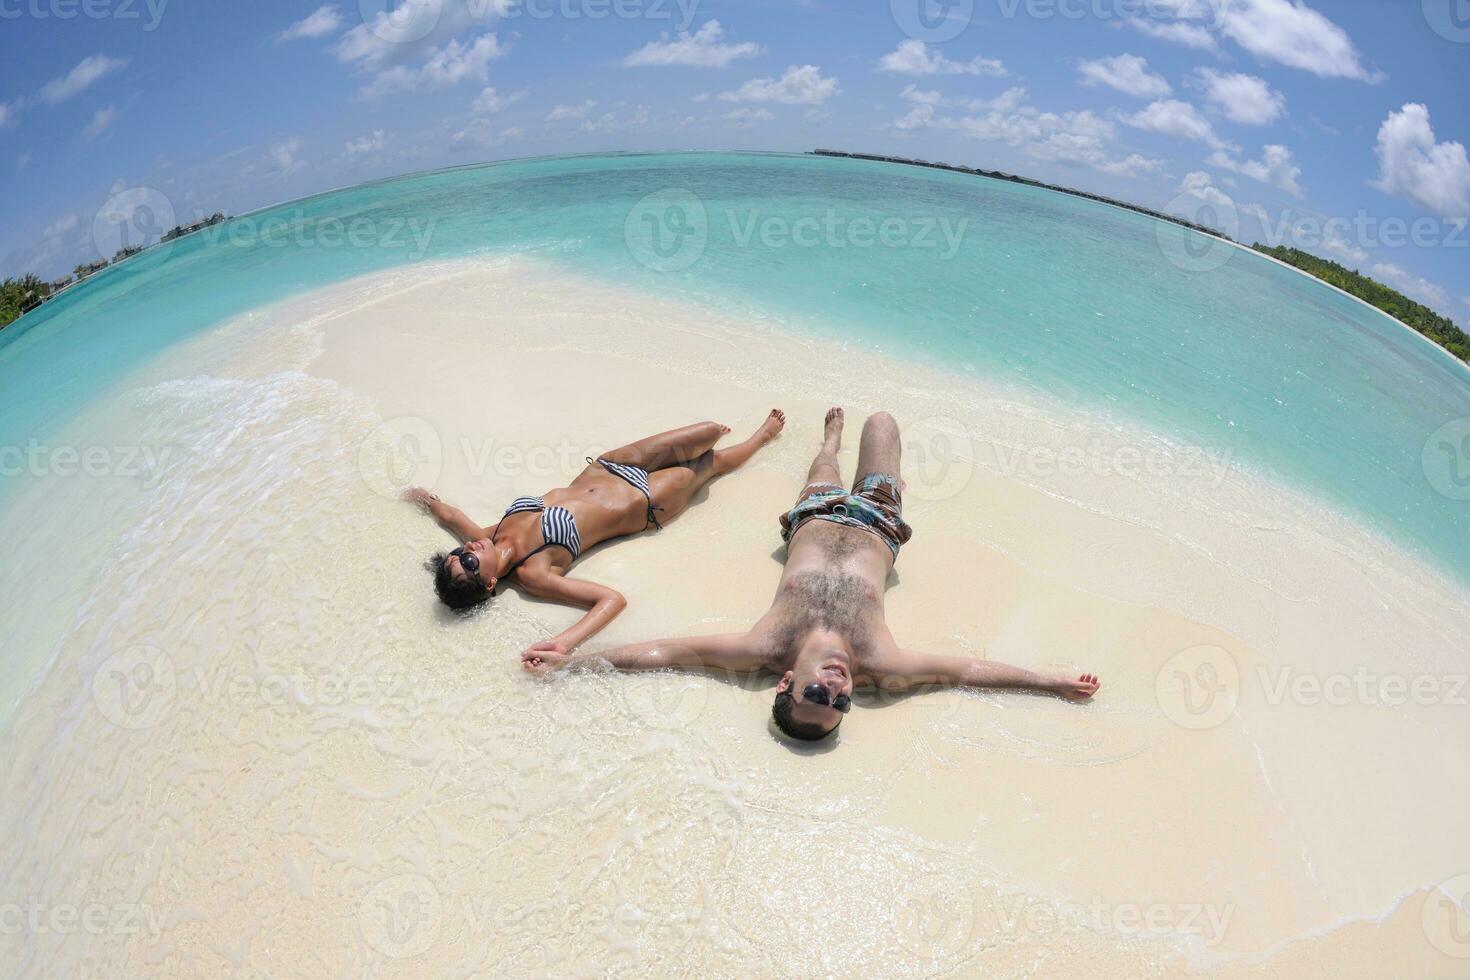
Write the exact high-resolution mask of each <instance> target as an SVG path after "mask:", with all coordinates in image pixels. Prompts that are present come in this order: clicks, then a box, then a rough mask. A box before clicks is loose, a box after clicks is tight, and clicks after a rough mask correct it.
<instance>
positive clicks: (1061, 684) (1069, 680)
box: [1046, 674, 1102, 701]
mask: <svg viewBox="0 0 1470 980" xmlns="http://www.w3.org/2000/svg"><path fill="white" fill-rule="evenodd" d="M1101 686H1102V682H1101V681H1099V680H1098V679H1097V675H1096V674H1083V675H1082V676H1081V677H1078V678H1076V679H1075V680H1074V679H1073V677H1072V675H1071V674H1051V675H1049V676H1048V677H1047V681H1046V689H1047V690H1048V691H1051V692H1052V693H1053V694H1055V695H1057V696H1059V697H1064V698H1066V699H1067V700H1068V701H1086V700H1087V699H1088V698H1090V697H1092V696H1093V695H1094V694H1096V693H1097V689H1098V688H1099V687H1101Z"/></svg>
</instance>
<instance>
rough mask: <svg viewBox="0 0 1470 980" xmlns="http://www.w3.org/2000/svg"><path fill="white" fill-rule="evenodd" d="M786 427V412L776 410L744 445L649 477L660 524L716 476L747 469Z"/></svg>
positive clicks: (721, 450)
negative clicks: (743, 468)
mask: <svg viewBox="0 0 1470 980" xmlns="http://www.w3.org/2000/svg"><path fill="white" fill-rule="evenodd" d="M785 426H786V413H784V412H782V411H781V410H780V409H779V408H773V409H771V414H770V415H767V416H766V420H765V421H764V422H762V423H761V424H760V427H759V428H758V429H756V430H755V432H753V433H751V435H750V438H748V439H746V440H745V441H744V442H741V443H738V444H736V445H734V446H731V447H730V448H728V449H716V450H710V451H708V452H706V453H705V454H704V455H702V456H700V457H699V458H698V459H695V460H693V461H691V462H690V463H688V464H687V465H684V466H670V467H668V468H666V469H662V470H659V471H658V472H656V473H653V474H650V476H649V478H648V486H649V489H650V490H651V491H653V505H654V506H655V507H657V508H659V511H658V519H659V521H660V523H662V522H664V521H667V520H670V519H671V518H673V517H674V516H675V515H677V514H679V513H680V512H681V511H683V510H684V508H686V507H688V506H689V501H690V500H691V499H692V498H693V497H694V495H695V493H697V492H698V491H699V488H700V487H702V486H704V485H705V484H706V483H708V482H709V481H711V480H713V479H714V478H715V477H717V476H724V475H725V474H726V473H733V472H734V471H735V470H738V469H739V468H740V467H742V466H744V465H745V464H746V463H747V462H748V461H749V460H750V457H752V456H754V455H755V453H756V450H758V449H760V448H761V447H762V446H764V445H765V444H766V443H768V442H770V441H771V440H772V439H774V438H776V436H777V435H778V434H780V432H781V430H782V429H783V428H785Z"/></svg>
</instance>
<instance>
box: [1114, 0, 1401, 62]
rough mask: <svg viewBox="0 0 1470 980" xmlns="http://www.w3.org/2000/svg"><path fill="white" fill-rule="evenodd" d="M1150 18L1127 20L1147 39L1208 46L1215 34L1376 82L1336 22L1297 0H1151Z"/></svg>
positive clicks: (1268, 55) (1267, 55) (1254, 50)
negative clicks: (1153, 38)
mask: <svg viewBox="0 0 1470 980" xmlns="http://www.w3.org/2000/svg"><path fill="white" fill-rule="evenodd" d="M1151 7H1152V10H1151V13H1153V14H1154V15H1155V16H1154V17H1139V18H1134V19H1133V20H1131V21H1129V23H1130V24H1132V26H1133V27H1134V28H1136V29H1137V30H1139V31H1141V32H1142V33H1144V34H1147V35H1149V36H1150V37H1156V38H1160V39H1162V40H1168V41H1175V42H1177V43H1180V44H1187V45H1189V46H1191V47H1194V48H1199V49H1200V50H1206V51H1208V50H1213V49H1214V47H1215V43H1216V42H1215V35H1217V34H1218V35H1221V36H1224V37H1227V38H1229V39H1230V40H1232V41H1234V42H1235V43H1236V44H1238V45H1240V46H1241V47H1242V48H1244V49H1245V50H1247V51H1249V52H1250V53H1251V54H1253V55H1255V56H1256V57H1258V58H1261V59H1263V60H1266V61H1274V62H1277V63H1278V64H1283V65H1287V66H1288V67H1291V68H1300V69H1302V70H1303V71H1309V72H1311V73H1312V74H1314V75H1318V76H1321V77H1322V78H1354V79H1358V80H1360V81H1365V82H1377V81H1380V80H1381V79H1382V78H1383V76H1382V75H1381V74H1380V73H1378V72H1375V71H1370V70H1369V69H1368V68H1367V66H1365V65H1364V64H1363V60H1362V56H1361V54H1360V53H1359V52H1358V49H1357V47H1356V46H1355V45H1354V44H1353V40H1352V38H1350V37H1349V36H1348V33H1347V31H1344V30H1343V29H1342V28H1341V27H1339V26H1338V25H1337V24H1335V23H1333V22H1332V21H1331V20H1329V19H1328V18H1327V17H1325V16H1324V15H1323V14H1321V13H1319V12H1318V11H1316V10H1314V9H1312V8H1311V7H1309V6H1307V4H1306V3H1305V2H1303V0H1153V2H1152V4H1151Z"/></svg>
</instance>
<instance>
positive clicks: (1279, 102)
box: [1199, 68, 1286, 126]
mask: <svg viewBox="0 0 1470 980" xmlns="http://www.w3.org/2000/svg"><path fill="white" fill-rule="evenodd" d="M1199 78H1200V81H1201V82H1203V83H1204V86H1205V98H1207V99H1209V100H1210V101H1211V102H1213V103H1214V104H1215V105H1217V106H1219V107H1220V111H1222V112H1224V113H1225V118H1227V119H1229V120H1230V121H1231V122H1238V123H1241V124H1242V125H1245V126H1264V125H1266V124H1267V123H1272V122H1275V121H1276V120H1277V119H1278V118H1280V116H1281V114H1282V113H1284V112H1285V111H1286V96H1284V95H1282V94H1281V93H1280V92H1277V91H1276V90H1274V89H1272V88H1271V86H1270V85H1267V84H1266V80H1265V79H1264V78H1257V77H1256V76H1255V75H1246V74H1242V73H1234V74H1225V73H1224V72H1218V71H1215V70H1214V69H1213V68H1200V69H1199Z"/></svg>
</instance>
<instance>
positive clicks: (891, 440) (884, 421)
mask: <svg viewBox="0 0 1470 980" xmlns="http://www.w3.org/2000/svg"><path fill="white" fill-rule="evenodd" d="M902 453H903V443H902V441H901V440H900V438H899V433H898V423H897V422H895V421H893V416H892V415H889V414H888V413H887V412H874V413H873V414H872V415H869V416H868V421H866V422H864V423H863V441H862V444H861V446H859V448H858V465H857V480H856V481H855V482H854V483H853V487H854V488H856V487H858V486H860V485H861V484H862V482H863V480H865V479H867V478H868V477H869V476H871V475H872V474H874V473H882V474H883V475H885V476H891V477H893V478H894V479H895V480H898V481H899V485H900V486H902V485H903V477H902V476H901V475H900V474H899V472H898V468H899V457H900V456H901V455H902Z"/></svg>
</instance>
